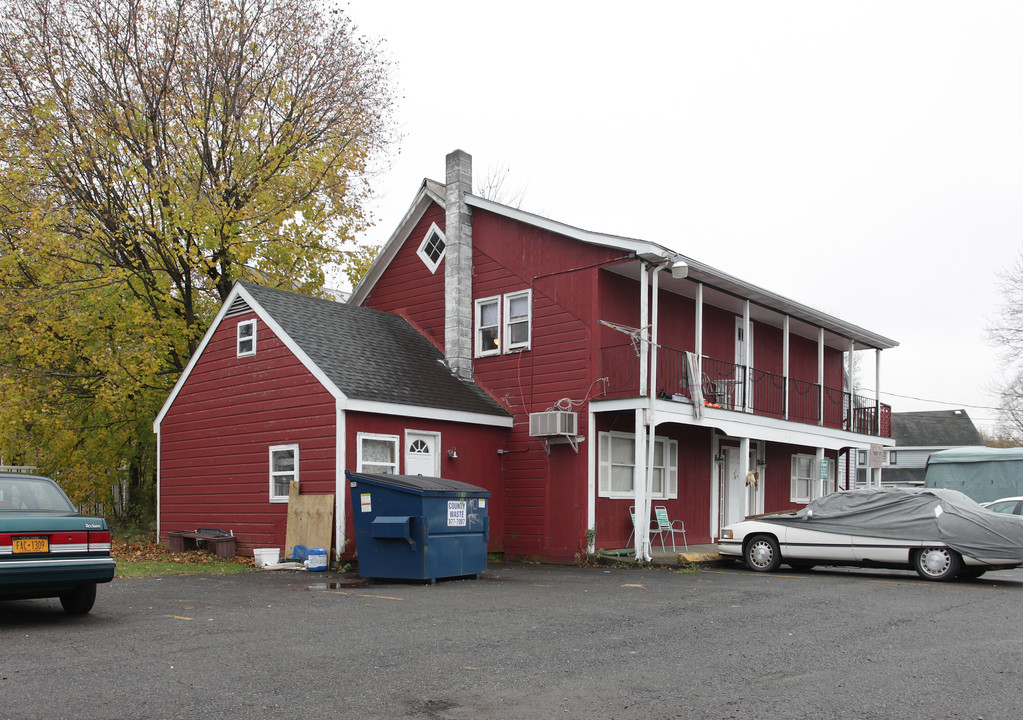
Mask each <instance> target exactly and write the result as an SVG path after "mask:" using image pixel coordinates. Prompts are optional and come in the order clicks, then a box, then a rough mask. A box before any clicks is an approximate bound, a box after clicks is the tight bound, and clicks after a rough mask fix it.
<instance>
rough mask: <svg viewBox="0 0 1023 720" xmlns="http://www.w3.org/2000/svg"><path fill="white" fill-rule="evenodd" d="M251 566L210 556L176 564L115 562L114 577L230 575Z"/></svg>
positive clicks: (142, 561) (172, 561) (147, 561)
mask: <svg viewBox="0 0 1023 720" xmlns="http://www.w3.org/2000/svg"><path fill="white" fill-rule="evenodd" d="M251 569H252V566H251V565H247V564H242V563H239V562H236V561H234V560H224V559H221V558H218V557H216V556H213V555H211V556H210V559H209V560H203V561H200V562H177V561H174V560H134V561H125V560H118V561H117V571H116V572H115V573H114V577H119V578H141V577H157V576H159V575H204V574H208V575H230V574H233V573H242V572H248V571H249V570H251Z"/></svg>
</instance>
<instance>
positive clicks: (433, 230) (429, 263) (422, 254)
mask: <svg viewBox="0 0 1023 720" xmlns="http://www.w3.org/2000/svg"><path fill="white" fill-rule="evenodd" d="M432 235H437V236H438V237H439V238H440V239H441V242H443V243H444V249H443V250H441V251H440V257H439V258H437V260H436V261H434V260H433V258H431V257H430V256H429V255H428V254H427V253H426V246H427V245H428V244H429V240H430V237H431V236H432ZM447 252H448V239H447V237H446V236H445V235H444V233H442V232H441V231H440V228H439V227H437V223H430V229H429V230H427V231H426V235H424V236H423V241H422V242H421V243H419V249H418V250H416V254H417V255H418V256H419V259H420V260H422V261H423V264H424V265H426V267H427V269H428V270H429V271H430V273H431V274H432V273H436V272H437V268H439V267H440V263H441V260H443V259H444V256H445V255H447Z"/></svg>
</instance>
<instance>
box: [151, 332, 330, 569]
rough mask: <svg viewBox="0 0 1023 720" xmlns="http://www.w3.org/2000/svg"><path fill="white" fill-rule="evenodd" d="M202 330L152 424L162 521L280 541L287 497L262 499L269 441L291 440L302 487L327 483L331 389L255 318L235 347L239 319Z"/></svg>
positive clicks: (319, 488) (317, 488)
mask: <svg viewBox="0 0 1023 720" xmlns="http://www.w3.org/2000/svg"><path fill="white" fill-rule="evenodd" d="M253 317H255V316H254V315H252V314H250V315H246V316H242V317H237V318H229V319H227V320H225V321H224V322H223V323H222V324H221V326H220V327H219V328H218V329H217V331H216V332H215V333H214V335H213V337H212V338H211V339H210V342H209V344H208V345H207V347H206V349H205V351H204V352H203V354H202V355H201V356H200V357H199V359H198V361H197V362H196V365H195V367H194V368H193V369H192V372H191V374H190V375H189V377H188V380H187V382H186V383H185V384H184V386H183V387H182V388H181V391H180V392H179V393H178V396H177V398H176V399H175V401H174V404H173V405H172V406H171V408H170V410H169V411H168V413H167V414H166V416H165V417H164V419H163V422H162V424H161V427H160V459H161V464H160V530H161V533H162V535H163V537H164V538H166V533H167V532H168V531H170V530H194V529H195V528H197V527H216V528H222V529H225V530H233V531H234V533H235V536H236V537H237V538H238V543H239V545H240V546H241V547H243V548H246V549H249V548H253V547H263V546H269V547H281V548H282V549H283V546H284V540H285V526H286V521H287V512H288V506H287V504H285V503H270V502H269V493H270V487H269V486H270V477H269V462H270V461H269V448H270V446H272V445H290V444H297V445H298V446H299V481H300V482H301V485H302V492H303V493H332V492H334V465H335V451H334V447H335V427H334V399H333V397H332V396H331V395H330V393H328V392H327V391H326V390H325V389H324V388H323V387H322V386H321V385H320V383H319V382H318V381H317V380H316V379H315V378H314V377H313V376H312V374H310V373H309V372H308V371H307V370H306V369H305V367H304V366H302V364H301V363H300V362H299V361H298V360H297V359H296V358H295V357H294V356H293V355H292V354H291V352H290V351H289V350H288V349H287V348H286V347H285V346H284V344H283V343H282V342H281V341H280V339H279V338H277V336H276V335H274V334H273V333H272V332H271V331H270V330H269V329H268V328H267V327H266V326H265V325H264V324H263V323H262V322H261V321H258V320H257V322H256V334H257V342H256V347H257V354H256V355H255V356H253V357H244V358H239V357H237V356H236V351H235V341H236V327H237V324H238V321H240V320H246V319H251V318H253Z"/></svg>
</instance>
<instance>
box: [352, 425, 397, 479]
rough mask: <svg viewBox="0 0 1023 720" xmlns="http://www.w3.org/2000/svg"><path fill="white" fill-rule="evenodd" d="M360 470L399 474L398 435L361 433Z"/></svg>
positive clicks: (359, 436)
mask: <svg viewBox="0 0 1023 720" xmlns="http://www.w3.org/2000/svg"><path fill="white" fill-rule="evenodd" d="M358 442H359V457H358V468H359V472H364V473H378V474H382V473H386V474H388V475H397V474H398V447H399V444H398V436H397V435H375V434H372V433H359V434H358Z"/></svg>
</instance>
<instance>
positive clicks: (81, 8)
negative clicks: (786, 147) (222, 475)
mask: <svg viewBox="0 0 1023 720" xmlns="http://www.w3.org/2000/svg"><path fill="white" fill-rule="evenodd" d="M0 8H2V12H3V14H2V17H0V450H2V451H3V453H4V455H5V457H17V458H19V459H20V460H21V461H22V462H24V463H27V464H34V465H39V466H41V467H42V468H43V469H44V470H46V471H48V472H51V473H54V474H56V475H58V476H59V478H60V479H61V481H62V482H63V483H64V485H65V487H66V488H67V489H68V490H69V491H70V492H71V494H72V495H73V496H74V497H75V499H78V500H80V501H82V500H88V499H90V498H97V499H100V500H106V499H107V493H108V491H109V488H111V487H112V486H115V485H116V486H118V487H123V484H124V482H125V481H127V482H128V485H129V486H130V487H131V488H132V492H133V500H134V502H135V503H136V504H139V503H142V504H144V503H145V501H146V500H147V499H149V498H147V497H146V490H147V489H150V488H151V479H152V477H153V468H152V462H153V460H152V457H153V453H152V447H151V445H152V436H151V422H152V418H153V416H154V414H155V412H156V410H157V409H158V408H159V406H160V404H161V403H162V401H163V399H164V398H165V397H166V393H167V391H168V390H169V388H170V387H171V386H172V385H173V383H174V382H175V380H176V379H177V377H178V375H179V374H180V372H181V370H182V369H183V368H184V366H185V364H186V363H187V362H188V358H189V357H190V355H191V353H192V352H193V351H194V350H195V348H196V345H197V343H198V341H199V340H200V339H201V337H202V335H203V333H204V332H205V330H206V328H207V326H208V323H209V321H210V320H211V319H212V317H213V315H214V313H215V312H216V309H217V308H218V307H219V305H220V303H221V301H222V300H223V299H224V298H225V297H226V295H227V293H228V292H229V291H230V288H231V286H232V284H233V283H234V281H235V280H237V279H239V278H247V279H253V280H256V281H258V282H262V283H265V284H270V285H277V286H282V287H288V288H289V289H293V290H298V291H300V292H308V293H315V292H317V291H319V289H320V288H321V287H322V286H323V283H324V272H325V270H324V269H325V268H327V267H330V266H331V265H335V266H340V267H341V268H343V269H344V268H346V266H347V267H349V268H351V269H354V271H355V272H358V268H359V267H361V266H362V265H364V264H365V258H366V250H365V248H360V247H358V246H357V245H356V244H355V240H354V238H355V236H356V234H357V233H358V232H359V231H360V230H362V229H363V228H364V227H365V226H366V222H367V218H366V213H365V211H364V206H365V201H366V198H367V197H368V194H369V192H370V188H369V185H368V182H367V178H368V175H369V169H370V167H371V165H372V164H373V162H374V161H375V159H376V158H377V157H380V156H381V155H382V153H383V151H384V149H385V148H386V146H387V143H388V141H389V132H390V128H391V110H392V89H391V86H390V80H389V70H390V68H389V65H388V62H387V60H386V58H385V57H384V55H383V53H382V50H381V48H380V46H379V45H377V44H375V43H372V42H370V41H368V40H367V39H365V38H364V37H362V36H361V35H360V34H359V33H358V31H357V29H356V28H355V26H354V25H353V23H352V21H351V20H350V19H349V18H348V17H346V16H345V15H344V14H343V13H342V12H340V11H339V10H336V9H326V8H325V6H324V4H323V3H321V2H318V1H317V0H0ZM150 495H151V494H150Z"/></svg>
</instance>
